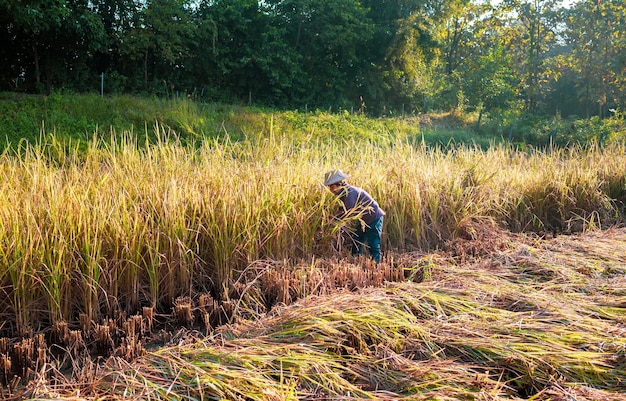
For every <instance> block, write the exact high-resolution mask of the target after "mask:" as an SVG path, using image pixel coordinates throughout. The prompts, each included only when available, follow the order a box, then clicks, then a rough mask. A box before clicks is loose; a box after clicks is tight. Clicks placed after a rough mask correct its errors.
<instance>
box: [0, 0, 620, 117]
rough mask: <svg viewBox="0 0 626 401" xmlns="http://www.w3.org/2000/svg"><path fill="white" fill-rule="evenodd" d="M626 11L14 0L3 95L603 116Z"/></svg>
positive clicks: (285, 0) (378, 2)
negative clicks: (62, 93)
mask: <svg viewBox="0 0 626 401" xmlns="http://www.w3.org/2000/svg"><path fill="white" fill-rule="evenodd" d="M625 10H626V5H625V4H624V2H623V0H579V1H578V2H575V3H574V4H572V5H570V6H569V7H567V8H565V7H562V5H561V2H559V1H557V0H503V1H501V2H498V3H497V4H496V5H492V4H491V3H490V2H488V1H483V2H478V1H471V0H264V1H258V0H199V1H191V0H70V1H61V0H0V22H1V24H0V40H2V41H3V43H4V44H5V45H4V46H3V47H2V49H1V50H0V57H1V58H2V61H3V62H2V63H1V64H0V90H5V91H20V92H30V93H49V92H50V91H54V90H71V91H78V92H90V91H100V90H101V79H102V78H104V82H105V85H104V90H105V92H106V93H137V94H148V95H156V96H170V97H172V96H193V97H195V98H200V99H204V100H220V101H240V102H254V103H257V104H262V105H270V106H275V107H285V108H300V109H303V108H306V107H308V108H323V109H327V108H332V109H335V110H339V109H344V110H348V109H351V110H358V111H362V112H366V113H368V114H372V115H381V114H393V113H396V114H398V113H400V112H406V113H413V112H425V111H432V110H450V109H466V110H467V109H469V110H476V111H480V112H481V113H482V112H511V111H512V110H524V111H526V112H530V113H539V114H548V115H556V114H562V115H566V116H567V115H577V116H580V117H588V116H592V115H598V116H600V117H604V116H607V115H609V114H610V113H611V112H613V111H616V110H623V108H624V102H625V100H626V98H625V95H626V79H625V78H624V77H625V76H626V74H625V73H626V56H625V54H626V16H625V15H626V12H625Z"/></svg>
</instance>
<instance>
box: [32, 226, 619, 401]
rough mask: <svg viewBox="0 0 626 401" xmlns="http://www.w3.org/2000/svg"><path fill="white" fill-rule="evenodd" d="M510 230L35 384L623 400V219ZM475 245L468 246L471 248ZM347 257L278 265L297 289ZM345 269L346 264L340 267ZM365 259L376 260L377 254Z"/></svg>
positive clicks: (415, 256)
mask: <svg viewBox="0 0 626 401" xmlns="http://www.w3.org/2000/svg"><path fill="white" fill-rule="evenodd" d="M492 234H493V233H492ZM500 234H501V235H499V236H496V235H492V238H493V239H494V242H497V246H493V244H489V243H487V242H483V243H484V244H485V247H484V252H477V248H478V247H479V245H478V244H477V243H476V242H478V241H480V240H479V239H466V240H463V241H459V242H462V243H457V244H455V246H454V248H453V251H440V252H435V253H412V254H402V255H396V256H395V258H394V260H393V261H391V260H387V261H386V262H385V263H384V264H383V266H381V267H387V268H388V270H387V271H389V272H391V271H396V270H397V269H399V268H402V269H403V270H407V272H408V273H410V270H411V269H418V270H421V271H422V272H424V271H427V272H428V274H426V275H425V279H424V280H423V281H420V282H412V281H403V282H393V281H390V280H386V281H385V283H384V284H383V285H382V286H380V287H373V286H358V285H357V286H355V287H354V288H344V289H339V290H336V291H332V290H328V289H327V290H326V291H318V292H317V293H316V292H315V291H313V290H311V289H309V290H307V292H306V293H303V294H301V295H302V296H304V298H303V299H299V300H298V299H296V297H295V294H293V295H292V296H291V297H290V298H287V301H288V302H289V303H290V304H289V305H286V304H279V305H276V306H275V307H274V308H272V309H271V310H269V311H267V312H263V313H259V314H257V315H256V317H254V318H253V317H252V316H248V318H243V317H239V318H237V319H235V321H233V322H232V323H231V324H227V325H224V326H222V327H220V328H219V329H217V330H215V331H213V332H211V333H210V334H208V335H207V336H199V335H198V333H197V332H196V333H195V334H194V332H193V331H186V332H181V333H179V335H177V336H176V337H174V338H172V339H171V341H170V342H169V344H167V345H166V346H164V347H161V348H157V349H154V350H152V351H149V352H147V354H146V355H144V356H141V357H138V358H136V359H135V360H134V362H127V361H126V359H125V358H121V357H114V358H111V359H109V360H108V361H107V362H106V364H104V365H102V366H101V367H100V368H98V369H96V370H93V371H92V374H91V375H87V374H85V375H84V377H82V378H80V377H78V378H76V379H75V380H74V381H68V382H66V383H61V382H58V384H57V385H51V383H50V382H46V381H41V382H36V383H35V384H36V385H34V386H33V387H32V388H31V389H30V390H29V392H28V395H29V397H41V398H50V397H55V398H58V399H70V398H71V397H72V396H78V397H82V399H102V400H104V399H117V398H118V397H122V396H123V397H124V398H129V399H182V400H197V399H207V400H209V399H230V400H320V399H334V400H349V399H379V400H435V399H436V400H459V399H467V400H505V399H506V400H531V399H532V400H545V401H547V400H563V401H565V400H572V399H578V400H583V399H584V400H609V401H612V400H620V399H622V397H623V392H624V391H626V353H625V352H626V336H625V335H624V334H625V333H626V304H625V300H626V277H625V273H626V270H625V269H624V265H623V260H624V258H626V230H624V229H610V230H608V231H592V232H588V233H586V234H584V235H573V236H558V237H557V238H555V239H549V240H546V239H540V238H534V237H532V236H520V235H513V234H507V233H505V232H501V233H500ZM495 238H498V240H497V241H495ZM464 249H466V250H468V252H467V254H466V255H465V257H460V255H461V254H462V253H463V250H464ZM346 262H349V261H346ZM385 265H386V266H385ZM392 265H393V267H392ZM350 266H351V263H347V264H345V263H344V262H343V261H341V262H339V261H337V263H335V262H333V261H331V260H328V261H320V262H318V263H317V264H314V265H307V266H302V265H295V266H291V267H285V266H283V267H282V271H283V273H281V274H282V277H283V279H284V280H287V279H288V280H289V282H290V283H292V284H290V285H289V288H290V289H295V288H296V287H297V286H296V284H295V283H296V281H295V277H300V278H301V281H298V282H297V283H298V285H300V286H302V287H301V288H305V287H306V286H307V285H309V286H310V287H309V288H318V289H320V288H321V286H317V287H316V286H312V285H311V284H312V283H319V281H320V280H324V278H323V276H322V275H320V273H323V274H331V275H332V274H336V276H335V277H339V276H340V277H343V278H349V277H351V276H350V275H349V274H346V273H345V272H346V271H349V270H351V268H350ZM274 268H276V266H274ZM342 268H343V269H344V273H343V275H341V274H339V275H337V271H339V270H341V269H342ZM359 269H360V270H361V271H363V272H367V271H370V270H371V266H370V267H368V266H365V267H363V266H359ZM261 270H263V271H265V272H266V274H269V271H273V270H268V269H261ZM278 270H281V269H278ZM303 270H306V271H308V272H310V273H311V274H310V276H307V277H308V279H306V278H302V271H303ZM316 270H320V271H319V272H316ZM271 274H275V273H271ZM355 274H356V273H355ZM292 279H293V280H294V281H293V282H292V281H291V280H292ZM350 280H353V279H348V280H347V281H346V282H344V284H345V283H347V282H349V281H350ZM261 281H262V280H261V279H259V280H258V281H257V282H255V283H253V284H252V287H255V286H257V285H260V282H261ZM337 283H339V284H341V281H340V280H338V281H337ZM249 291H251V292H252V288H249ZM241 299H242V300H243V299H244V298H241ZM242 302H243V301H242Z"/></svg>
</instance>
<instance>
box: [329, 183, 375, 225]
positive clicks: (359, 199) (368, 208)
mask: <svg viewBox="0 0 626 401" xmlns="http://www.w3.org/2000/svg"><path fill="white" fill-rule="evenodd" d="M339 199H340V200H341V202H343V206H344V207H343V211H342V213H340V217H344V216H349V217H352V216H359V217H360V218H361V219H362V220H363V222H364V223H365V224H367V225H371V224H372V223H373V222H375V221H376V220H378V219H379V218H381V217H382V216H384V215H385V212H384V211H383V210H382V209H381V208H380V206H379V205H378V202H376V201H375V200H374V198H372V196H371V195H370V194H368V193H367V192H366V191H365V190H364V189H362V188H359V187H355V186H352V185H346V186H345V188H344V190H343V192H342V194H341V195H339Z"/></svg>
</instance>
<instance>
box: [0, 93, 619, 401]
mask: <svg viewBox="0 0 626 401" xmlns="http://www.w3.org/2000/svg"><path fill="white" fill-rule="evenodd" d="M63 99H64V98H57V99H50V100H48V101H54V102H60V103H61V104H63V102H64V100H63ZM71 99H72V98H70V101H69V102H68V104H70V105H71V104H72V103H71ZM122 100H123V99H122ZM103 101H104V100H103ZM118 101H120V100H118ZM123 101H126V100H123ZM90 102H92V103H97V101H96V100H94V99H91V100H90ZM84 104H89V102H83V103H80V102H78V103H76V104H75V107H77V108H78V107H86V106H84ZM148 104H150V105H152V106H158V105H162V107H163V110H169V112H165V111H160V112H159V111H158V110H157V111H156V112H155V109H154V107H153V108H150V107H146V103H142V102H137V103H134V102H132V101H130V100H128V103H127V108H126V109H124V110H118V111H115V110H111V108H110V104H108V105H105V106H103V107H102V109H105V110H106V111H102V113H105V115H107V116H108V115H114V116H115V115H118V116H119V115H123V116H128V115H129V113H130V114H132V113H133V112H134V111H136V110H138V109H139V110H143V111H137V114H138V115H142V116H144V117H141V118H139V119H138V120H137V121H141V120H143V126H142V128H141V130H140V131H141V135H136V132H137V131H135V130H136V129H137V128H136V127H137V126H139V124H140V123H138V122H137V121H132V122H131V123H130V124H128V120H126V117H119V118H121V119H122V120H123V121H121V122H118V121H117V120H115V119H113V120H110V121H111V126H112V128H113V129H112V130H111V129H107V130H106V133H103V132H102V131H101V130H100V128H98V131H97V132H95V131H94V130H95V126H94V127H92V128H93V129H94V130H92V131H89V130H86V131H85V132H79V133H76V132H75V131H72V128H71V127H70V128H63V129H61V128H59V127H57V128H56V129H53V128H52V125H53V124H50V123H45V125H44V126H45V127H47V128H46V130H49V131H45V132H43V134H38V136H39V137H41V138H44V139H43V142H41V143H39V144H38V145H26V144H22V145H21V147H20V148H19V150H18V151H14V150H9V151H6V152H5V153H4V154H3V155H2V157H1V160H0V170H1V171H0V174H1V175H2V176H3V177H4V178H3V180H2V183H1V185H2V187H1V188H0V222H1V223H0V250H1V252H2V254H1V255H0V263H1V264H2V270H1V271H0V288H2V289H3V292H4V293H5V296H3V297H2V301H0V302H1V303H2V305H1V308H0V310H2V311H4V312H3V315H2V320H3V322H4V323H3V325H2V330H3V333H4V335H5V336H7V337H12V336H23V337H24V338H26V339H28V338H30V341H31V343H29V344H30V347H31V348H32V349H34V350H36V349H37V348H39V349H41V351H40V353H41V352H42V353H43V356H42V358H43V359H42V360H39V359H37V358H35V357H34V356H33V355H31V356H30V360H28V359H27V356H23V355H21V354H20V351H19V350H20V349H22V348H19V347H23V348H24V349H25V348H27V344H25V341H26V340H24V341H21V342H20V343H18V344H14V343H12V344H9V341H7V340H3V342H2V343H1V344H0V346H1V347H0V353H2V354H3V356H4V357H5V358H8V357H9V356H11V357H12V358H13V360H12V364H9V365H6V364H5V365H4V371H3V372H2V376H3V380H4V381H5V383H8V382H11V381H12V376H13V375H14V374H20V373H26V372H27V371H28V369H31V370H32V371H37V370H38V367H39V368H40V365H41V364H45V363H46V361H49V360H50V359H51V358H53V357H54V353H55V351H54V350H52V348H50V349H49V348H47V346H48V344H49V343H50V342H51V341H53V340H54V341H56V342H58V343H60V344H62V345H63V346H65V347H66V348H67V349H68V350H69V351H70V354H72V356H73V359H72V360H73V361H75V360H78V359H80V358H79V354H80V350H81V349H83V348H84V349H87V348H88V349H89V350H91V351H94V349H96V350H99V351H100V352H103V353H104V354H107V353H110V352H113V348H115V349H117V351H115V352H117V354H118V355H122V356H123V355H124V354H125V353H126V354H128V355H129V356H130V357H131V359H132V358H134V357H135V356H137V354H141V352H139V351H141V350H139V351H138V352H134V351H133V350H137V347H138V348H139V349H140V348H141V345H140V344H138V342H137V340H138V339H139V338H140V337H141V335H143V330H150V326H151V324H152V318H153V316H154V314H155V313H157V314H169V312H170V311H172V310H173V312H172V315H173V316H174V317H176V318H177V319H178V321H179V322H180V323H182V324H187V325H189V324H191V322H192V321H193V320H194V319H196V321H198V320H203V319H204V320H205V324H206V326H207V327H209V326H213V325H215V324H216V323H219V322H223V321H225V320H227V319H229V318H231V317H232V316H233V315H237V313H240V314H241V316H245V317H250V316H255V315H257V316H260V315H261V314H263V313H264V312H266V311H267V310H268V309H269V308H270V307H271V306H273V305H274V304H275V303H276V302H278V301H282V302H287V303H288V302H292V301H293V300H295V299H297V298H301V297H306V296H310V295H314V294H319V293H323V291H322V292H320V291H321V290H320V283H322V282H324V281H323V279H322V277H324V276H325V275H327V274H328V269H325V267H324V266H325V265H324V264H323V263H322V265H321V266H320V265H319V263H320V262H319V260H317V261H316V259H313V258H314V257H317V258H320V257H322V258H324V257H328V255H331V254H333V252H335V251H336V249H335V248H336V242H335V239H336V226H335V225H334V224H332V223H331V221H330V220H331V219H330V216H331V214H332V211H333V206H334V204H333V202H334V199H333V198H332V197H331V196H330V194H329V193H328V191H326V190H325V189H324V188H322V187H321V186H320V180H321V176H322V174H323V172H324V171H326V170H328V169H330V168H333V167H341V168H343V169H344V170H345V171H347V172H349V173H350V174H352V179H351V182H353V183H355V184H357V185H360V186H363V187H365V188H367V189H368V190H369V191H370V192H371V193H372V194H373V195H374V196H375V197H376V198H377V199H379V201H380V203H381V205H382V206H383V208H385V210H386V211H387V212H388V218H387V219H386V223H385V247H386V250H387V251H388V254H391V253H392V252H391V251H392V250H395V251H402V250H405V251H406V250H414V249H421V250H424V251H426V250H432V249H436V248H438V247H443V246H445V244H447V243H449V242H448V241H450V240H454V239H455V238H469V239H472V238H476V237H477V236H478V235H479V231H480V230H483V229H486V228H487V229H489V227H492V228H493V227H500V228H506V229H510V230H513V231H524V230H536V231H541V230H543V231H550V230H556V231H564V232H568V231H580V230H584V229H590V228H599V227H601V226H603V225H608V224H613V223H616V222H620V221H621V215H620V208H621V206H622V204H623V202H624V200H625V179H626V176H625V173H624V171H625V169H624V167H625V166H626V154H625V152H624V150H625V148H624V145H623V144H621V143H619V142H614V143H611V144H609V145H607V146H605V147H604V148H602V149H599V148H597V147H589V148H581V147H573V148H570V149H568V150H559V149H552V150H550V151H525V152H520V151H516V150H515V149H513V148H512V147H510V146H506V145H499V146H494V147H491V148H489V149H486V150H483V149H481V148H478V147H461V146H458V147H456V148H454V149H452V148H447V149H446V150H445V151H444V150H442V149H441V148H438V147H435V146H429V145H428V142H427V141H426V138H424V140H422V136H421V135H420V133H419V127H418V126H417V124H416V122H415V121H408V122H407V121H402V120H368V119H366V118H364V117H360V116H348V115H338V116H337V115H328V114H324V113H318V114H316V115H307V116H305V115H300V114H298V113H293V112H286V113H269V112H267V113H264V112H257V113H251V112H242V113H240V112H239V110H238V109H236V108H226V109H219V110H220V111H218V109H211V110H209V109H203V108H202V107H199V106H197V105H194V104H193V103H189V102H181V103H174V104H173V105H174V106H172V104H171V103H170V104H168V103H162V102H153V103H148ZM44 105H45V104H44ZM29 107H30V106H29ZM33 107H34V106H33ZM68 107H74V106H68ZM34 109H36V108H34ZM51 109H53V110H56V109H55V108H48V107H44V109H43V110H47V111H46V112H49V110H51ZM170 112H171V113H170ZM39 113H41V111H39ZM142 113H143V114H142ZM160 113H163V115H160ZM168 113H169V114H168ZM176 113H179V114H178V115H177V114H176ZM212 113H213V114H212ZM44 114H45V113H44ZM70 114H71V113H67V114H63V116H66V117H63V118H61V120H63V121H65V120H64V119H65V118H67V115H70ZM146 114H149V115H150V117H149V118H145V115H146ZM86 115H89V114H86ZM155 116H157V117H156V118H155ZM192 117H193V118H192ZM153 118H154V119H155V122H158V124H156V125H153V124H152V122H151V120H152V119H153ZM29 120H30V119H28V118H26V120H25V121H26V122H28V121H29ZM69 120H71V121H74V120H72V119H69ZM69 120H68V121H69ZM86 121H87V120H86ZM107 121H109V120H107ZM147 121H150V122H149V123H148V122H147ZM81 124H82V123H81ZM90 124H93V122H92V121H87V123H86V126H88V127H89V126H90ZM39 125H40V124H39ZM61 125H62V124H61ZM118 125H119V127H121V128H116V127H117V126H118ZM98 126H99V127H101V125H100V124H98ZM167 126H169V127H176V128H177V129H178V131H179V133H180V135H179V136H175V135H173V134H172V133H170V132H168V131H167V129H166V128H164V127H167ZM132 127H135V128H132ZM146 127H150V128H147V129H146ZM73 129H74V130H75V129H76V128H73ZM52 131H54V132H55V135H53V136H49V135H48V134H49V132H52ZM133 132H134V133H135V134H134V133H133ZM137 136H140V137H141V136H143V137H144V138H145V137H148V141H146V142H144V139H137ZM70 137H71V138H73V139H72V141H69V142H68V141H67V140H68V138H70ZM78 137H80V138H81V139H80V141H79V140H78V139H76V138H78ZM7 138H9V140H11V138H13V139H15V137H14V136H11V135H7ZM416 138H417V139H416ZM437 141H440V142H446V141H445V140H444V141H442V140H441V137H438V138H437ZM11 142H12V143H13V146H16V142H15V141H14V140H13V141H11ZM485 142H488V141H485ZM13 149H15V148H13ZM303 260H304V261H308V262H306V263H308V265H307V264H305V266H309V267H310V269H308V270H307V269H304V270H303V269H302V265H301V263H302V261H303ZM259 261H266V262H264V263H261V265H263V266H265V267H263V268H259V267H258V266H259ZM276 261H283V262H282V264H281V263H277V262H276ZM278 265H281V266H283V269H286V270H287V271H289V270H290V269H291V270H293V271H295V272H296V273H297V274H296V273H287V272H283V273H281V272H280V271H279V270H280V269H277V268H275V267H276V266H278ZM404 268H408V269H409V270H412V269H418V270H419V269H420V268H417V267H415V266H413V265H411V264H409V265H408V266H405V265H400V264H398V263H395V262H394V261H393V260H386V261H385V269H386V270H385V273H384V275H385V278H387V279H388V280H390V279H396V280H401V279H402V278H403V277H404V274H405V273H406V272H405V271H403V270H404ZM315 274H319V276H315V277H312V276H311V275H315ZM337 274H338V276H337V277H335V278H336V280H335V281H336V282H340V281H341V279H343V280H348V279H349V280H348V281H350V280H352V282H355V280H357V281H358V280H361V281H359V283H361V284H362V285H367V283H370V282H378V283H380V280H381V277H380V276H376V275H375V274H373V273H372V272H370V273H368V274H370V275H369V276H367V275H366V276H367V277H364V278H363V277H360V276H359V274H358V273H353V272H352V273H337ZM342 274H344V275H343V276H342ZM355 274H356V276H355ZM372 274H373V275H372ZM316 277H317V278H316ZM346 277H347V278H346ZM240 278H241V280H239V279H240ZM238 280H239V281H238ZM248 283H254V288H252V287H251V286H248V285H247V284H248ZM325 285H327V286H328V287H331V286H332V283H330V282H325ZM360 286H361V285H359V286H357V287H360ZM253 289H254V291H253ZM390 291H391V292H392V293H393V292H394V291H395V290H390ZM407 291H409V290H407ZM409 293H410V291H409ZM244 295H245V296H244ZM364 302H365V301H364ZM402 302H405V301H402ZM441 302H443V300H438V301H436V303H441ZM454 302H457V301H454ZM468 307H469V306H468ZM473 307H475V306H471V308H473ZM305 312H306V310H303V313H305ZM137 313H138V314H140V315H139V318H138V319H139V321H138V320H137V319H135V318H134V317H133V316H131V315H133V314H137ZM142 313H143V316H141V314H142ZM616 313H618V314H619V313H621V312H616ZM128 316H131V317H130V318H128ZM307 316H308V317H310V316H309V315H306V313H305V315H303V318H308V317H307ZM127 318H128V320H126V319H127ZM109 319H110V320H109ZM133 319H134V320H133ZM503 319H504V317H503ZM409 320H410V319H409ZM483 320H484V319H483ZM617 320H618V321H619V319H617ZM320 324H323V322H320ZM145 325H147V326H148V328H147V329H146V328H145V327H144V326H145ZM406 329H407V328H406V327H405V328H402V327H399V328H398V330H399V331H400V332H404V331H405V330H406ZM355 330H357V331H356V332H355V333H357V334H354V333H353V335H356V336H357V337H358V336H359V334H358V330H360V329H358V328H356V327H355ZM135 331H137V333H135ZM37 333H45V336H39V335H37ZM131 334H133V335H131ZM389 335H394V334H389ZM281 336H282V334H281ZM366 337H367V338H371V334H367V335H366ZM418 337H419V336H418ZM129 338H131V339H130V340H129ZM5 343H6V344H5ZM365 343H366V344H369V345H371V344H370V341H365ZM3 344H5V345H3ZM377 344H378V342H377ZM429 344H430V343H429V342H428V341H427V342H426V343H425V345H424V346H427V347H430V345H429ZM270 345H271V344H270ZM18 346H19V347H18ZM622 346H623V345H619V344H618V345H616V346H615V347H616V350H613V351H614V352H618V353H619V352H620V351H619V349H620V347H622ZM16 347H17V348H16ZM351 347H353V346H352V345H351ZM353 348H354V347H353ZM357 348H358V347H357ZM120 349H121V350H122V351H119V350H120ZM321 349H322V350H323V349H325V348H324V347H322V348H321ZM455 349H457V350H460V349H462V347H461V348H455ZM480 349H482V348H480ZM339 351H340V352H339V354H340V355H342V354H343V353H345V352H347V350H339ZM539 351H541V350H539ZM539 351H538V352H539ZM307 352H309V351H307ZM472 352H476V350H475V349H473V350H472ZM481 352H485V354H484V355H483V357H485V358H486V359H489V358H490V357H487V355H488V354H489V353H490V352H495V351H493V350H491V351H489V350H483V351H481ZM452 354H453V355H456V356H460V357H462V358H470V356H469V355H465V354H463V352H460V353H452ZM155 355H159V354H155ZM435 355H436V353H434V354H432V355H431V357H433V358H434V357H435ZM463 355H465V356H463ZM616 355H617V354H616ZM22 356H23V359H24V360H18V359H20V358H22ZM40 356H41V354H40ZM470 359H471V358H470ZM257 362H258V361H257ZM337 363H340V362H337ZM524 363H526V362H524ZM584 363H585V362H584V361H583V364H584ZM288 364H289V363H288ZM566 365H567V363H566ZM592 365H593V364H592ZM7 366H8V367H7ZM550 366H552V365H550ZM270 368H271V369H275V368H276V367H275V366H273V365H271V366H269V367H268V369H270ZM283 368H284V367H283ZM181 369H183V368H181ZM236 369H239V368H236ZM284 369H287V368H284ZM289 369H292V368H289ZM293 369H300V368H298V367H293ZM293 369H292V370H285V371H282V372H283V374H285V375H286V376H284V377H283V376H281V377H283V379H284V380H285V381H284V382H282V381H281V383H282V384H281V386H283V385H284V386H286V387H284V388H283V387H280V388H279V389H277V390H276V391H279V392H282V393H281V394H282V396H281V397H282V398H281V397H278V398H277V399H288V396H287V394H294V396H295V394H296V393H297V391H299V388H300V384H298V383H297V379H295V378H294V376H293V374H294V372H295V371H294V370H293ZM576 369H578V368H576ZM594 369H595V368H593V369H592V371H593V370H594ZM181 372H182V370H181ZM288 372H291V373H288ZM576 372H577V373H576V374H574V375H572V376H571V377H568V379H570V380H578V379H579V378H580V375H582V374H583V373H581V372H579V371H578V370H576ZM296 373H299V374H300V373H302V374H304V372H296ZM344 373H345V374H348V372H347V371H346V372H344ZM509 373H510V372H509ZM328 374H330V373H328ZM472 374H473V373H472ZM507 374H508V373H507ZM545 374H546V375H548V374H549V372H546V373H545ZM560 374H563V373H562V372H561V373H560ZM594 374H595V373H594ZM619 375H621V376H619V377H622V378H623V372H621V371H620V373H619ZM343 376H345V375H342V377H343ZM602 377H603V379H602V380H607V379H605V378H604V376H602ZM355 379H358V377H357V378H355ZM490 379H493V377H490ZM620 380H622V379H620ZM356 381H357V382H358V380H356ZM541 381H542V383H544V384H545V383H547V382H550V380H548V379H545V380H544V379H541ZM313 383H314V384H315V381H313ZM341 383H342V382H340V384H338V385H340V386H343V384H341ZM496 383H500V382H499V381H496ZM205 384H206V385H207V386H209V387H210V388H213V386H214V385H210V384H209V383H205ZM318 384H319V386H320V387H319V391H321V392H322V393H324V392H325V391H328V392H329V393H336V392H338V391H339V390H337V389H334V388H328V386H327V385H326V386H325V385H324V384H323V383H318ZM198 385H200V384H198ZM520 386H522V387H523V386H526V384H524V385H520ZM607 386H609V387H611V386H613V387H614V386H615V383H608V384H607ZM305 387H306V386H305ZM314 387H315V386H314ZM346 388H348V387H346ZM524 388H526V387H524ZM532 388H533V387H532V386H531V389H532ZM344 390H345V389H344ZM535 390H536V389H535ZM207 391H208V390H207ZM354 391H356V390H354ZM494 391H496V390H494ZM524 391H527V390H524ZM528 391H530V390H528ZM215 394H219V391H218V390H215ZM223 396H225V397H228V395H227V394H226V395H223ZM255 399H257V398H255ZM258 399H262V398H258Z"/></svg>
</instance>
